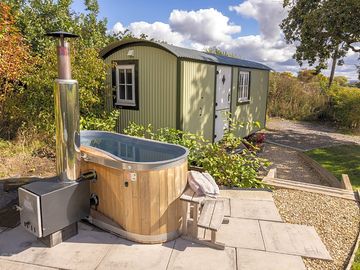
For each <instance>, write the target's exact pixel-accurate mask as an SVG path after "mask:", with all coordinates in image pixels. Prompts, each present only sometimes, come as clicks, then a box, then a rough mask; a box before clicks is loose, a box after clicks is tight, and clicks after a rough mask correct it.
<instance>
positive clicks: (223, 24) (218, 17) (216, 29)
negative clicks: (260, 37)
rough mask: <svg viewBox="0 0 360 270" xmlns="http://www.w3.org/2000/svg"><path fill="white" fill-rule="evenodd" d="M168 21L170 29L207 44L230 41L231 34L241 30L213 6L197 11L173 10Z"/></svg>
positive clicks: (194, 40) (212, 44)
mask: <svg viewBox="0 0 360 270" xmlns="http://www.w3.org/2000/svg"><path fill="white" fill-rule="evenodd" d="M169 23H170V27H171V29H173V30H174V31H177V32H179V33H181V34H182V35H184V36H186V37H187V38H188V39H190V40H192V41H193V42H197V43H200V44H206V45H209V46H214V45H217V44H218V43H220V42H227V41H230V40H231V39H232V35H233V34H236V33H239V32H240V31H241V27H240V26H239V25H234V24H232V23H230V22H229V18H228V17H226V16H224V15H223V14H222V13H221V12H219V11H217V10H216V9H213V8H210V9H199V10H197V11H193V10H192V11H183V10H173V11H172V12H171V14H170V18H169Z"/></svg>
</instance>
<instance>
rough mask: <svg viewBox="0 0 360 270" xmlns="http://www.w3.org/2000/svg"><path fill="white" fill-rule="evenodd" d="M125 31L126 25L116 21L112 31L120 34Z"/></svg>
mask: <svg viewBox="0 0 360 270" xmlns="http://www.w3.org/2000/svg"><path fill="white" fill-rule="evenodd" d="M124 31H125V27H124V26H123V25H122V23H121V22H117V23H115V25H114V26H113V28H112V29H111V32H112V33H115V34H118V33H120V32H124Z"/></svg>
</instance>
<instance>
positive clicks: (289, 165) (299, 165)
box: [259, 144, 329, 186]
mask: <svg viewBox="0 0 360 270" xmlns="http://www.w3.org/2000/svg"><path fill="white" fill-rule="evenodd" d="M259 156H261V157H263V158H266V159H268V160H270V161H271V162H272V163H273V164H272V165H271V168H276V169H277V176H278V178H281V179H287V180H293V181H299V182H304V183H311V184H316V185H324V186H328V185H329V184H328V183H327V182H325V181H324V180H323V179H322V178H321V177H320V175H319V174H318V173H317V172H316V171H314V169H313V168H312V167H310V166H309V165H307V164H306V163H305V162H304V161H303V160H302V159H301V158H300V157H299V156H298V154H297V151H295V150H292V149H290V148H286V147H281V146H277V145H273V144H265V145H264V149H263V151H262V153H260V154H259Z"/></svg>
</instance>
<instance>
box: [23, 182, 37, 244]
mask: <svg viewBox="0 0 360 270" xmlns="http://www.w3.org/2000/svg"><path fill="white" fill-rule="evenodd" d="M18 192H19V206H20V209H21V210H20V222H21V225H22V226H23V227H24V228H25V229H26V230H27V231H29V232H31V233H32V234H34V235H36V236H37V237H42V225H41V207H40V197H39V196H37V195H36V194H34V193H31V192H29V191H27V190H26V189H23V188H19V191H18Z"/></svg>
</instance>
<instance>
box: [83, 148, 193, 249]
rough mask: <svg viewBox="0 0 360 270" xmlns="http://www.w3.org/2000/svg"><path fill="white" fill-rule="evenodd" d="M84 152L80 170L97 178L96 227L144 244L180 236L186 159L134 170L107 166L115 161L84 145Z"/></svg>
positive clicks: (93, 217)
mask: <svg viewBox="0 0 360 270" xmlns="http://www.w3.org/2000/svg"><path fill="white" fill-rule="evenodd" d="M81 151H82V153H83V156H84V155H85V158H84V159H83V160H82V165H81V170H82V171H87V170H90V169H92V170H95V171H96V173H97V177H98V178H97V181H96V182H94V183H91V185H90V189H91V193H93V194H96V195H97V197H98V199H99V201H98V205H97V206H96V211H93V212H92V221H93V222H94V224H95V225H99V226H100V227H104V229H107V230H110V231H112V232H114V233H118V234H120V235H122V236H124V237H126V238H128V239H130V240H133V241H137V242H141V243H161V242H166V241H170V240H172V239H174V238H176V237H178V236H179V229H180V226H181V222H182V214H183V210H182V203H181V201H180V199H179V197H180V196H181V194H182V193H183V191H184V189H185V187H186V183H187V178H186V174H187V166H188V165H187V160H186V159H185V160H184V159H183V160H181V161H178V162H174V163H173V164H170V165H168V166H166V168H160V169H156V170H134V169H132V166H131V165H129V166H128V168H129V169H124V168H115V167H116V166H108V164H112V163H111V162H115V161H116V160H115V159H114V158H113V157H111V156H108V155H106V154H105V153H104V152H102V151H97V149H94V148H91V147H85V146H82V147H81ZM96 160H103V161H104V160H105V162H101V163H107V164H99V163H98V162H96ZM116 162H118V161H116Z"/></svg>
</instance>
